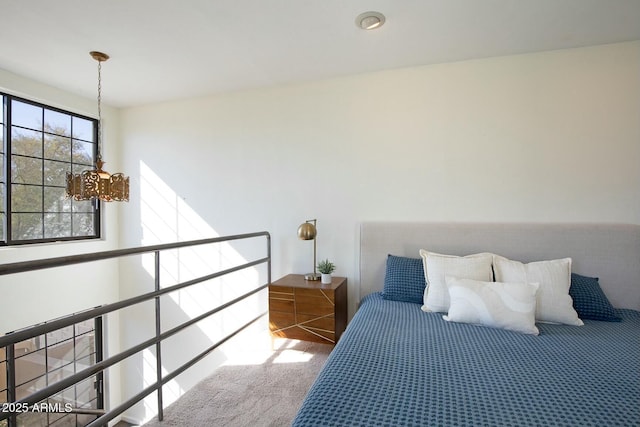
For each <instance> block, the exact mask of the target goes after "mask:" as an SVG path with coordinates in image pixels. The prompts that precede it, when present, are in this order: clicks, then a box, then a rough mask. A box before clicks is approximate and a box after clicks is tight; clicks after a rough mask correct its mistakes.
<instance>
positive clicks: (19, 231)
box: [11, 213, 42, 240]
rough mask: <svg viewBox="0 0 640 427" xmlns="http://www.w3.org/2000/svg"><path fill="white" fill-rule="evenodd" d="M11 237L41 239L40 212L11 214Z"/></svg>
mask: <svg viewBox="0 0 640 427" xmlns="http://www.w3.org/2000/svg"><path fill="white" fill-rule="evenodd" d="M11 237H12V238H13V239H14V240H31V239H42V214H22V213H20V214H17V213H14V214H12V215H11Z"/></svg>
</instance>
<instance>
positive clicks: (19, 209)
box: [0, 94, 100, 244]
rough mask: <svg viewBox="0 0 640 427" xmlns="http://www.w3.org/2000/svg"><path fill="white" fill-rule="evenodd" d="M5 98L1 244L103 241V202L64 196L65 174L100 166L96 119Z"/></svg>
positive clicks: (0, 180)
mask: <svg viewBox="0 0 640 427" xmlns="http://www.w3.org/2000/svg"><path fill="white" fill-rule="evenodd" d="M0 95H2V98H3V115H2V122H1V123H2V135H1V136H0V138H1V140H0V141H1V142H2V144H0V149H1V150H2V152H1V153H0V154H1V159H0V166H1V167H2V173H0V196H1V197H2V206H0V219H1V220H2V227H1V230H0V232H1V233H2V234H1V235H0V244H22V243H34V242H45V241H56V240H74V239H86V238H96V237H99V235H100V226H99V215H98V202H97V201H75V200H72V199H71V198H67V197H66V195H65V186H66V181H65V175H66V172H68V171H70V172H73V173H79V172H81V171H83V170H86V169H91V168H92V165H93V164H94V162H95V155H96V141H97V121H96V120H95V119H92V118H89V117H84V116H80V115H77V114H73V113H70V112H67V111H62V110H59V109H56V108H53V107H49V106H46V105H41V104H38V103H35V102H32V101H27V100H24V99H20V98H17V97H14V96H11V95H6V94H0Z"/></svg>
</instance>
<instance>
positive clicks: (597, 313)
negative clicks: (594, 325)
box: [569, 273, 622, 322]
mask: <svg viewBox="0 0 640 427" xmlns="http://www.w3.org/2000/svg"><path fill="white" fill-rule="evenodd" d="M569 296H571V298H572V299H573V308H575V309H576V312H577V313H578V317H580V318H581V319H591V320H603V321H605V322H620V321H621V320H622V319H621V318H620V317H618V316H616V313H615V311H614V309H613V306H612V305H611V303H610V302H609V300H608V299H607V296H606V295H605V294H604V292H602V288H600V283H598V278H597V277H586V276H581V275H579V274H575V273H571V287H570V288H569Z"/></svg>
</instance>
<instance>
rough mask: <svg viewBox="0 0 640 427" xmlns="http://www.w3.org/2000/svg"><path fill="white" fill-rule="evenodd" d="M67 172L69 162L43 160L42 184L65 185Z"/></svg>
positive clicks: (69, 169) (69, 168) (68, 170)
mask: <svg viewBox="0 0 640 427" xmlns="http://www.w3.org/2000/svg"><path fill="white" fill-rule="evenodd" d="M67 172H71V163H63V162H54V161H51V160H45V161H44V185H53V186H58V187H65V186H66V185H67V181H66V179H67V178H66V177H67Z"/></svg>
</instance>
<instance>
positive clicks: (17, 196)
mask: <svg viewBox="0 0 640 427" xmlns="http://www.w3.org/2000/svg"><path fill="white" fill-rule="evenodd" d="M11 211H12V212H42V187H39V186H37V185H20V184H13V185H12V186H11Z"/></svg>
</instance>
